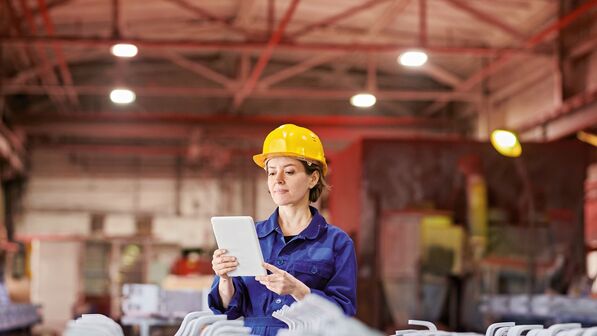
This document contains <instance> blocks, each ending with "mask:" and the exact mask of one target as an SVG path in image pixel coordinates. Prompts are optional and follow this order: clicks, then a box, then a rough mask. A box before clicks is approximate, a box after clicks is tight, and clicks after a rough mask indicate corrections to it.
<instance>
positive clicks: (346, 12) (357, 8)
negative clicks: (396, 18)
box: [288, 0, 389, 40]
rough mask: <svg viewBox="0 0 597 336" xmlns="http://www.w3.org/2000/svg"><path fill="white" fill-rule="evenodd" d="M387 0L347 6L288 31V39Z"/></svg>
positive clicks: (373, 0) (294, 38) (301, 35)
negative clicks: (328, 15)
mask: <svg viewBox="0 0 597 336" xmlns="http://www.w3.org/2000/svg"><path fill="white" fill-rule="evenodd" d="M387 1H389V0H369V1H367V2H365V3H362V4H360V5H357V6H354V7H351V8H348V9H346V10H344V11H342V12H340V13H338V14H336V15H332V16H330V17H328V18H325V19H324V20H322V21H319V22H315V23H312V24H309V25H307V26H305V27H303V28H301V29H299V30H297V31H295V32H293V33H290V34H289V35H288V39H290V40H296V39H298V38H300V37H303V36H305V35H306V34H308V33H310V32H312V31H313V30H315V29H319V28H323V27H327V26H330V25H332V24H334V23H336V22H338V21H340V20H343V19H346V18H348V17H351V16H353V15H355V14H357V13H359V12H361V11H363V10H366V9H369V8H371V7H372V6H375V5H378V4H380V3H382V2H387Z"/></svg>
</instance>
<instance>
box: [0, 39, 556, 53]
mask: <svg viewBox="0 0 597 336" xmlns="http://www.w3.org/2000/svg"><path fill="white" fill-rule="evenodd" d="M0 43H4V44H7V45H31V44H33V45H42V46H45V45H52V44H53V43H60V44H61V45H63V46H76V47H87V48H105V47H110V46H112V45H113V44H115V43H131V44H134V45H136V46H138V47H142V48H143V49H168V50H172V49H180V50H195V51H197V50H200V51H224V50H225V51H238V52H241V51H259V50H263V49H264V48H265V47H266V43H264V42H252V41H249V42H230V41H197V40H157V39H139V38H123V39H114V38H104V37H81V36H55V37H47V36H46V37H43V36H22V37H15V36H6V35H4V36H2V35H0ZM417 47H418V45H417V44H416V43H412V44H404V43H401V44H400V43H327V42H326V43H294V42H286V41H280V42H279V43H278V44H277V46H276V49H278V50H280V51H313V52H315V51H318V52H338V53H346V52H377V53H400V52H402V51H406V50H409V49H413V48H417ZM425 51H426V52H427V53H431V54H439V55H469V56H478V57H494V56H496V55H499V54H504V53H508V54H512V55H531V54H533V55H544V56H550V55H551V54H552V53H547V52H542V51H533V50H530V49H528V48H493V47H470V46H439V45H435V46H434V45H428V46H426V47H425Z"/></svg>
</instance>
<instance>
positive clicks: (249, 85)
mask: <svg viewBox="0 0 597 336" xmlns="http://www.w3.org/2000/svg"><path fill="white" fill-rule="evenodd" d="M299 2H300V0H292V2H291V3H290V5H288V9H287V10H286V13H285V14H284V16H283V17H282V20H280V24H279V25H278V28H277V29H276V31H275V32H274V33H273V34H272V36H271V38H270V39H269V42H268V43H267V46H266V47H265V49H264V50H263V51H262V52H261V55H259V59H258V60H257V64H256V65H255V68H253V71H252V72H251V75H249V78H248V79H247V81H246V82H245V83H244V85H243V86H242V87H241V88H240V90H239V91H238V93H237V94H235V95H234V102H233V109H234V110H236V109H238V108H239V107H240V105H241V104H242V103H243V101H244V100H245V98H246V97H247V96H249V95H250V94H251V92H252V91H253V89H254V88H255V85H257V81H258V80H259V77H260V76H261V73H262V72H263V70H265V67H266V66H267V63H268V62H269V60H270V58H271V57H272V54H273V52H274V48H275V47H276V45H277V44H278V43H279V42H280V40H281V39H282V35H284V31H285V30H286V26H287V25H288V23H289V22H290V19H291V18H292V15H293V14H294V12H295V11H296V8H297V7H298V4H299Z"/></svg>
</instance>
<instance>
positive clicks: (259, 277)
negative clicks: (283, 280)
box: [255, 275, 267, 282]
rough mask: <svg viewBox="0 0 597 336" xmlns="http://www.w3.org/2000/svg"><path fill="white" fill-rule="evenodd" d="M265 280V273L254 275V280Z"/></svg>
mask: <svg viewBox="0 0 597 336" xmlns="http://www.w3.org/2000/svg"><path fill="white" fill-rule="evenodd" d="M266 280H267V275H257V276H255V281H259V282H261V281H266Z"/></svg>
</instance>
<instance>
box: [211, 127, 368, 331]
mask: <svg viewBox="0 0 597 336" xmlns="http://www.w3.org/2000/svg"><path fill="white" fill-rule="evenodd" d="M253 160H254V161H255V163H256V164H257V165H258V166H260V167H261V168H264V169H265V171H266V172H267V185H268V189H269V193H270V195H271V197H272V200H273V201H274V203H276V205H277V206H278V208H277V209H276V211H274V213H273V214H272V215H271V216H270V218H269V219H268V220H266V221H263V222H259V223H257V225H256V229H257V236H258V237H259V243H260V245H261V250H262V252H263V258H264V260H265V261H266V263H264V264H263V267H264V268H266V269H267V270H268V271H269V272H268V273H269V274H268V275H264V276H257V277H229V276H228V275H227V273H228V272H231V271H233V270H234V269H236V266H237V265H238V263H237V261H236V259H235V257H234V256H230V255H227V254H226V251H224V250H216V251H215V252H214V254H213V259H212V265H213V270H214V272H215V273H216V275H217V276H216V278H215V280H214V282H213V284H212V287H211V292H210V294H209V297H208V302H209V306H210V308H211V310H213V311H214V312H215V313H219V314H227V315H228V319H236V318H239V317H244V319H245V325H246V326H249V327H251V328H252V333H253V334H256V335H276V333H277V332H278V330H279V329H282V328H287V326H286V324H284V323H283V322H281V321H279V320H277V319H276V318H274V317H272V313H273V312H274V311H276V310H279V309H280V308H282V307H283V306H284V305H291V304H292V303H293V302H295V301H300V300H302V299H303V298H304V297H305V296H306V295H307V294H309V293H314V294H317V295H321V296H323V297H324V298H326V299H328V300H330V301H332V302H334V303H336V304H337V305H338V306H339V307H340V308H342V310H343V311H344V313H345V314H346V315H349V316H353V315H354V314H355V313H356V267H357V266H356V257H355V251H354V246H353V242H352V240H351V239H350V237H349V236H348V235H347V234H346V233H345V232H344V231H342V230H340V229H339V228H337V227H335V226H332V225H330V224H328V223H327V222H326V220H325V218H323V217H322V216H321V215H320V214H319V212H318V211H317V209H315V208H313V207H311V206H309V204H310V202H315V201H317V199H318V198H319V196H320V195H321V192H322V191H323V189H324V188H326V187H327V184H326V182H325V175H326V173H327V164H326V160H325V156H324V153H323V145H322V144H321V141H320V140H319V138H318V137H317V135H315V134H314V133H313V132H311V131H310V130H308V129H306V128H303V127H298V126H296V125H292V124H286V125H282V126H280V127H278V128H276V129H275V130H273V131H272V132H270V133H269V135H268V136H267V138H266V139H265V141H264V143H263V153H261V154H258V155H255V156H253Z"/></svg>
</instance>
